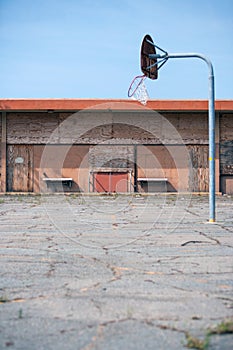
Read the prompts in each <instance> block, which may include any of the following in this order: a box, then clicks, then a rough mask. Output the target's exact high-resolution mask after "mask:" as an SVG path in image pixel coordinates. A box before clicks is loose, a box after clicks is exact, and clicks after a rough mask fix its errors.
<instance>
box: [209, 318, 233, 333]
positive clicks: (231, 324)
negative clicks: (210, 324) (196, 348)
mask: <svg viewBox="0 0 233 350" xmlns="http://www.w3.org/2000/svg"><path fill="white" fill-rule="evenodd" d="M232 333H233V321H232V320H229V321H222V322H221V323H219V324H218V325H217V326H216V327H214V328H212V329H209V331H208V334H209V335H214V334H232Z"/></svg>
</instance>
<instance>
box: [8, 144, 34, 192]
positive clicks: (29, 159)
mask: <svg viewBox="0 0 233 350" xmlns="http://www.w3.org/2000/svg"><path fill="white" fill-rule="evenodd" d="M7 191H8V192H32V191H33V146H30V145H8V147H7Z"/></svg>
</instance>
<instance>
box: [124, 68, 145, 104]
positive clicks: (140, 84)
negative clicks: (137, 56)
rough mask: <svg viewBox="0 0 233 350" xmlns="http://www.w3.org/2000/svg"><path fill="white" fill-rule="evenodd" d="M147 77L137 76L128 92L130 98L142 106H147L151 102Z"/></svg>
mask: <svg viewBox="0 0 233 350" xmlns="http://www.w3.org/2000/svg"><path fill="white" fill-rule="evenodd" d="M145 79H146V76H145V75H142V76H136V77H135V78H134V79H133V81H132V83H131V85H130V87H129V90H128V97H130V98H132V99H133V100H137V101H139V102H140V103H141V104H143V105H146V103H147V101H148V100H149V94H148V91H147V88H146V85H145Z"/></svg>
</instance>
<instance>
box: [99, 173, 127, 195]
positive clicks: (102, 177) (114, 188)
mask: <svg viewBox="0 0 233 350" xmlns="http://www.w3.org/2000/svg"><path fill="white" fill-rule="evenodd" d="M128 187H129V186H128V173H127V172H98V173H94V189H95V192H107V193H108V192H111V193H126V192H128Z"/></svg>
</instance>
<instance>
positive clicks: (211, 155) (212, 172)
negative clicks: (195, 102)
mask: <svg viewBox="0 0 233 350" xmlns="http://www.w3.org/2000/svg"><path fill="white" fill-rule="evenodd" d="M149 58H152V59H153V58H162V59H165V58H166V59H168V58H200V59H202V60H203V61H205V62H206V64H207V65H208V70H209V118H208V119H209V123H208V124H209V222H210V223H213V222H215V106H214V99H215V97H214V70H213V65H212V63H211V61H210V60H209V58H207V57H205V56H204V55H202V54H198V53H174V54H164V55H159V54H150V55H149Z"/></svg>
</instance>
